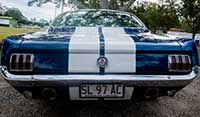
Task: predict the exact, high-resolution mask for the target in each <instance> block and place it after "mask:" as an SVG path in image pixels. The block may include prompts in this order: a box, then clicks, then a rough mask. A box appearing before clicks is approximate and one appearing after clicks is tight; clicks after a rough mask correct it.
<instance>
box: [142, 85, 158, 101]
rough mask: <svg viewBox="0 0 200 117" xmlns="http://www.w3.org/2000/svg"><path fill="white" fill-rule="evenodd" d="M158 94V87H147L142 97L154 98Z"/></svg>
mask: <svg viewBox="0 0 200 117" xmlns="http://www.w3.org/2000/svg"><path fill="white" fill-rule="evenodd" d="M158 95H159V89H158V88H148V89H147V90H146V91H145V92H144V97H145V98H146V99H150V98H155V97H157V96H158Z"/></svg>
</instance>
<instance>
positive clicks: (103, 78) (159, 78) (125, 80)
mask: <svg viewBox="0 0 200 117" xmlns="http://www.w3.org/2000/svg"><path fill="white" fill-rule="evenodd" d="M0 71H1V75H2V76H3V78H4V79H5V80H7V81H8V82H9V83H10V84H11V85H13V86H36V87H37V86H77V85H80V84H83V83H122V84H124V85H127V86H129V85H130V86H138V87H179V86H186V85H188V84H189V83H190V82H192V80H193V79H194V78H195V77H197V75H198V67H194V68H193V69H192V71H191V73H189V74H187V75H13V74H10V73H9V72H8V71H7V68H6V67H1V70H0Z"/></svg>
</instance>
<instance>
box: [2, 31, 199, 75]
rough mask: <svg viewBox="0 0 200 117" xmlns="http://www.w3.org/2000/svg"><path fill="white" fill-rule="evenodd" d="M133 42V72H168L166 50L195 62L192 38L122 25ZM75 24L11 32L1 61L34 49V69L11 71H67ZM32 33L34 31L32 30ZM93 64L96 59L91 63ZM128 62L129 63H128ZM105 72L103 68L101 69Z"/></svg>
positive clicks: (32, 51) (102, 53)
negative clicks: (151, 35) (153, 34)
mask: <svg viewBox="0 0 200 117" xmlns="http://www.w3.org/2000/svg"><path fill="white" fill-rule="evenodd" d="M124 30H125V32H126V33H127V34H129V35H130V36H131V37H132V39H133V40H134V42H135V43H136V74H171V73H169V72H168V60H167V57H168V55H169V54H180V53H181V54H188V55H190V56H191V57H192V63H193V65H197V64H198V55H197V48H196V45H195V43H194V41H193V40H191V39H180V40H162V39H154V38H148V37H141V36H138V34H139V33H141V32H145V29H138V30H137V29H134V28H124ZM73 32H75V27H69V28H61V29H60V28H52V27H50V28H49V32H48V33H47V34H44V35H38V36H33V37H30V38H28V39H24V38H23V35H18V36H11V37H8V38H6V39H5V40H4V45H3V52H2V58H1V64H2V65H4V66H8V65H9V58H10V55H11V54H12V53H33V54H34V55H35V58H34V71H33V72H31V73H23V72H20V73H17V72H11V73H13V74H68V55H69V52H68V48H69V46H70V45H69V42H70V39H71V36H72V35H73ZM31 35H34V34H31ZM99 39H100V47H103V48H100V55H101V56H104V54H105V50H104V48H105V47H104V46H105V45H104V44H105V43H104V37H103V34H102V30H101V28H99ZM94 64H96V63H94ZM130 64H131V63H130ZM100 72H101V73H104V71H103V70H100Z"/></svg>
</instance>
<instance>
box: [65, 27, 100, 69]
mask: <svg viewBox="0 0 200 117" xmlns="http://www.w3.org/2000/svg"><path fill="white" fill-rule="evenodd" d="M99 46H100V41H99V34H98V27H77V28H76V30H75V33H74V34H73V35H72V37H71V40H70V44H69V64H68V69H69V73H86V72H87V73H99V67H97V65H96V61H97V59H98V58H99V50H100V47H99Z"/></svg>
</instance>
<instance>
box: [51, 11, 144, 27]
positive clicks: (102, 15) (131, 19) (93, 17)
mask: <svg viewBox="0 0 200 117" xmlns="http://www.w3.org/2000/svg"><path fill="white" fill-rule="evenodd" d="M52 26H54V27H63V26H84V27H96V26H102V27H140V28H144V24H143V23H142V22H141V21H140V20H139V19H138V18H137V17H135V16H132V15H130V14H128V13H121V12H112V11H99V10H92V11H75V12H67V13H64V14H62V15H60V16H58V17H57V18H56V19H55V20H54V22H53V23H52Z"/></svg>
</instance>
